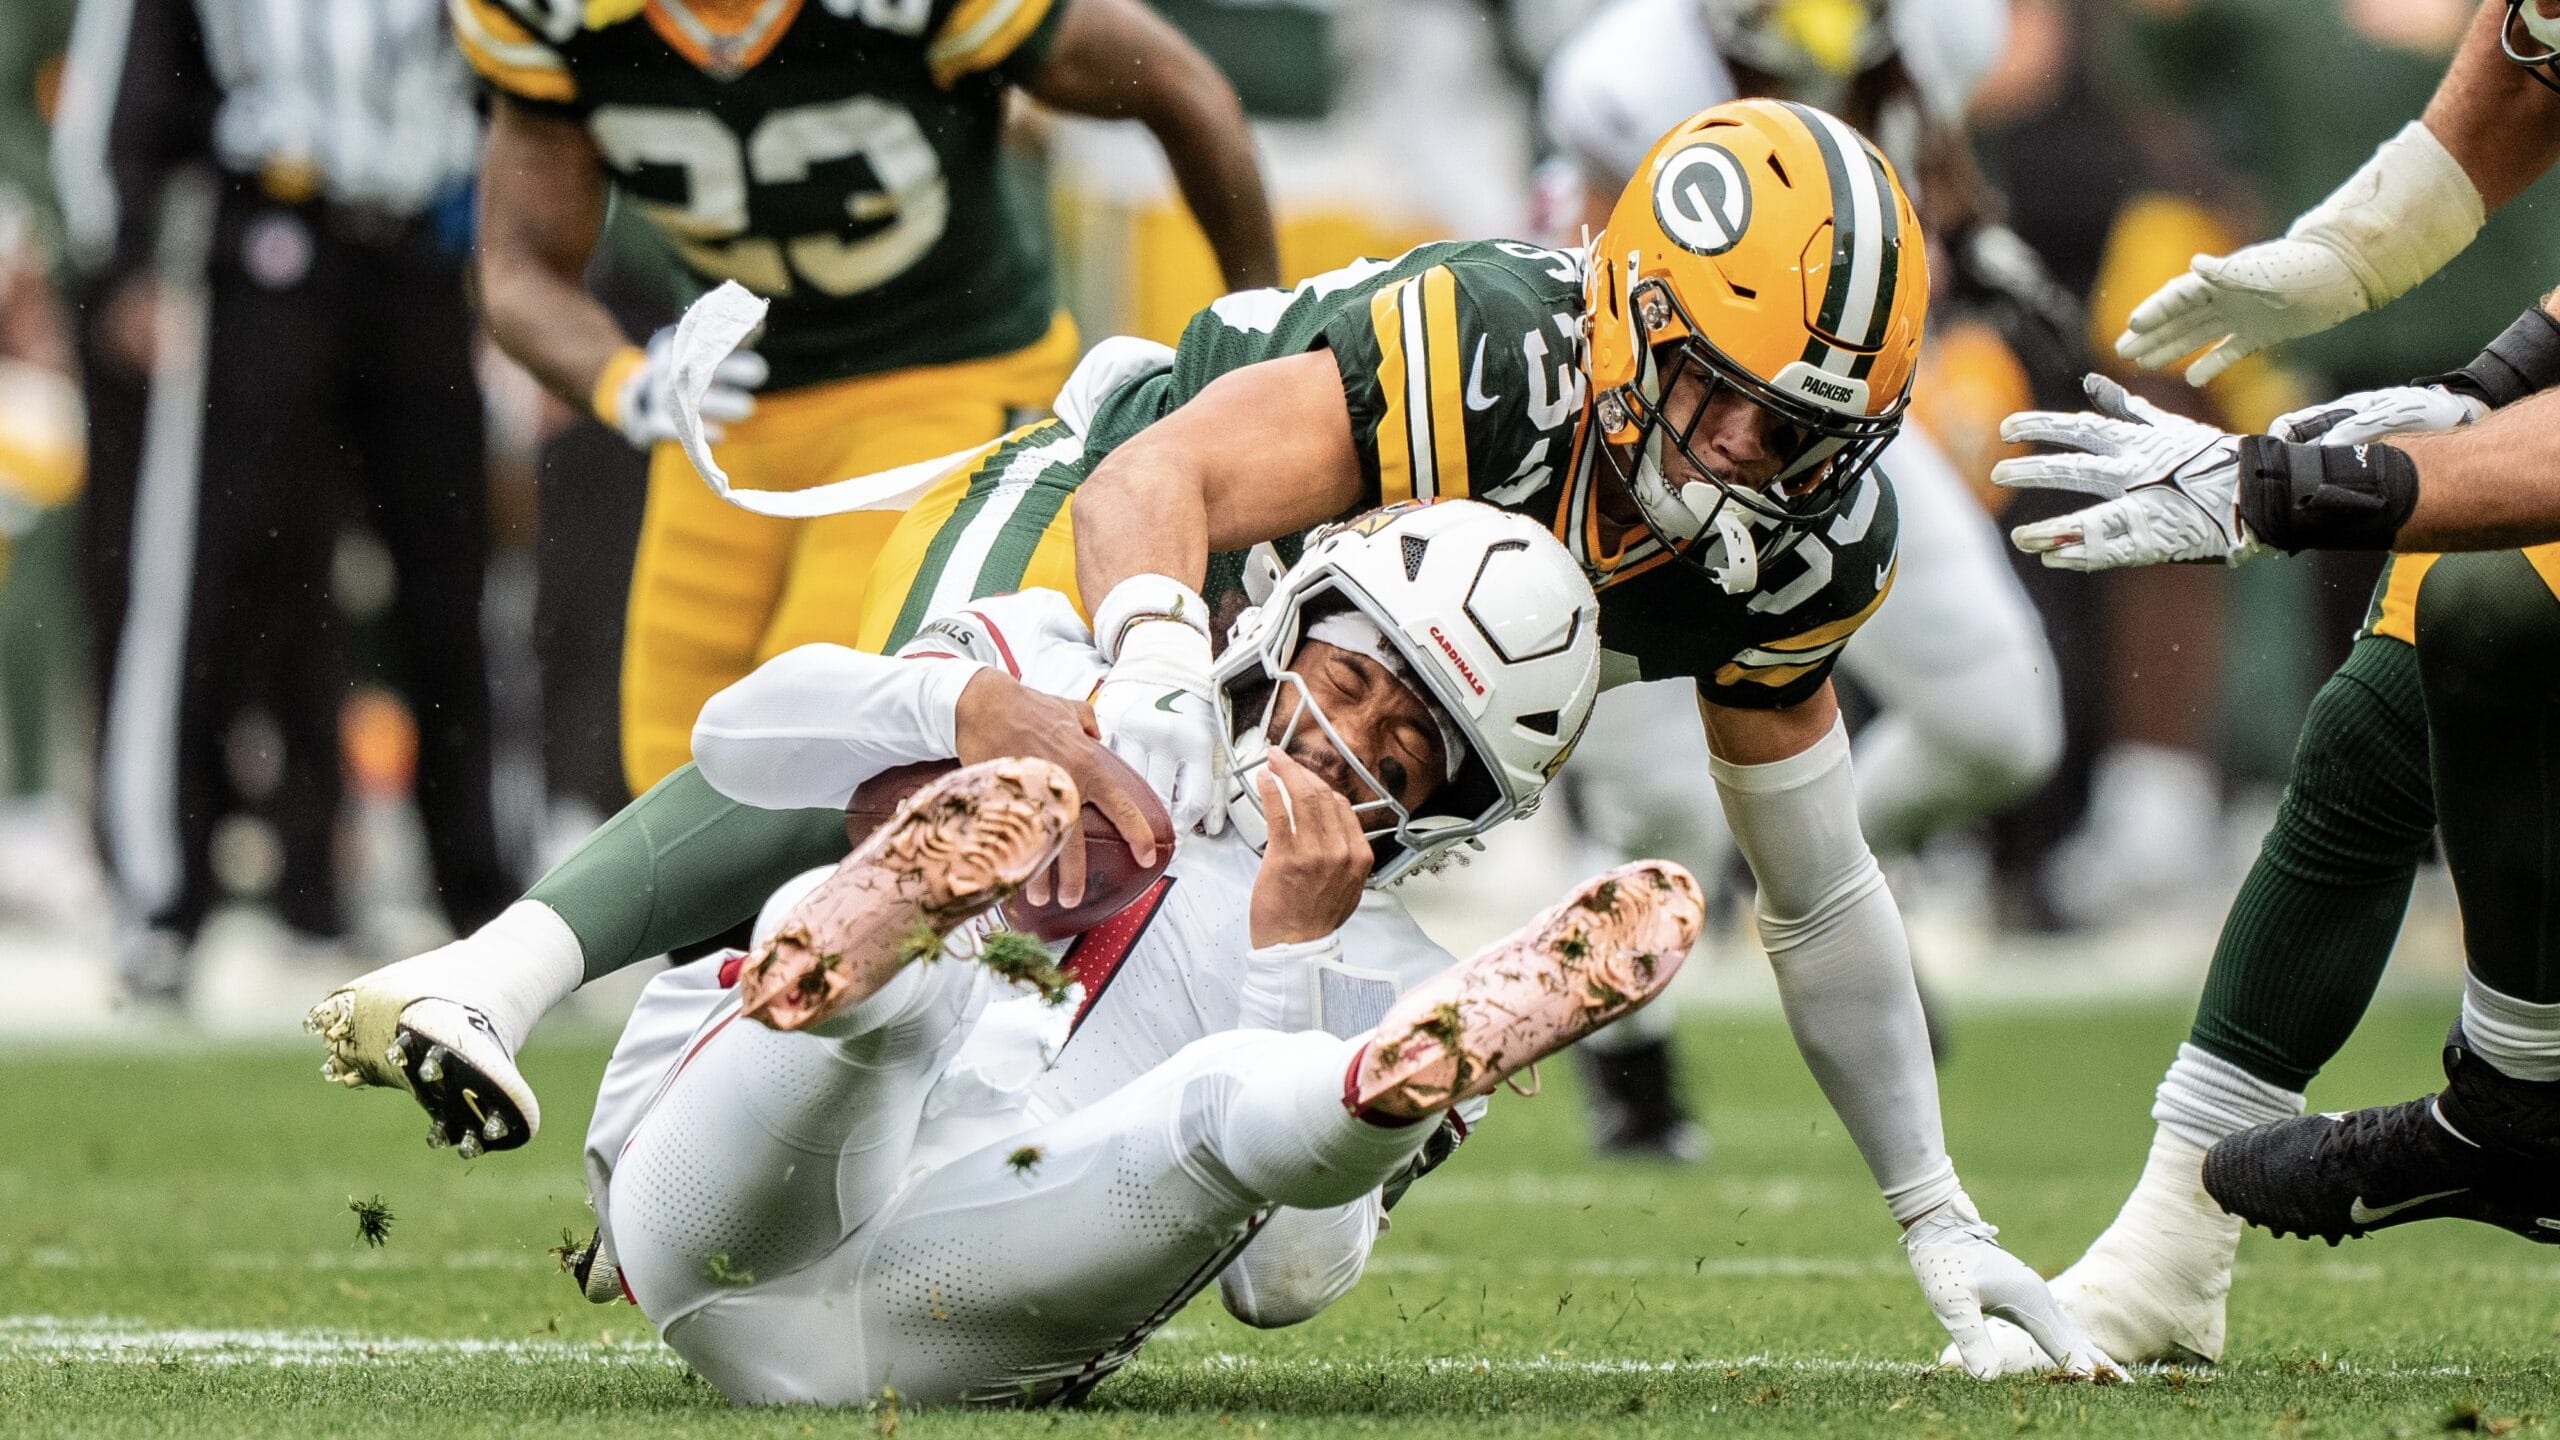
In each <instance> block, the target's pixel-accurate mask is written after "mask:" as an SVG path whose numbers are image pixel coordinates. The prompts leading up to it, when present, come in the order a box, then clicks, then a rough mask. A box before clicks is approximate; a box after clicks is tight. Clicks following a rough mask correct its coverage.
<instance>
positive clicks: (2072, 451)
mask: <svg viewBox="0 0 2560 1440" xmlns="http://www.w3.org/2000/svg"><path fill="white" fill-rule="evenodd" d="M2083 388H2085V389H2086V390H2087V391H2088V392H2089V400H2090V403H2091V404H2093V405H2095V406H2097V410H2096V412H2095V413H2091V412H2089V411H2085V410H2084V411H2078V412H2071V413H2065V412H2061V411H2053V410H2022V411H2020V412H2018V413H2017V414H2015V415H2012V416H2010V417H2009V418H2008V419H2006V420H2003V421H2001V422H2000V438H2001V439H2003V440H2009V441H2013V442H2018V443H2023V444H2036V445H2049V446H2053V447H2056V448H2057V449H2058V450H2059V451H2060V452H2061V453H2058V454H2047V455H2021V456H2018V457H2016V458H2014V459H2009V460H2003V461H2001V462H2000V463H1999V464H1997V465H1994V466H1992V467H1991V479H1992V482H1993V483H1994V484H1998V485H2002V486H2006V487H2008V488H2011V489H2028V490H2071V491H2076V492H2078V493H2080V494H2083V495H2095V496H2098V497H2100V499H2101V502H2102V503H2100V504H2096V505H2091V506H2089V507H2087V508H2085V509H2081V510H2074V511H2072V512H2071V513H2070V514H2068V515H2059V516H2056V517H2054V518H2053V519H2050V520H2038V521H2036V522H2034V523H2033V524H2028V525H2021V526H2019V527H2017V528H2016V529H2014V530H2012V531H2010V532H2009V539H2010V542H2011V543H2013V544H2015V545H2016V546H2017V547H2018V548H2019V549H2020V550H2023V551H2025V552H2027V553H2028V554H2030V555H2042V556H2043V557H2044V563H2045V564H2047V565H2051V566H2054V567H2056V568H2058V569H2064V570H2118V569H2123V568H2125V567H2127V566H2133V565H2164V564H2168V563H2170V562H2172V561H2188V562H2199V561H2209V562H2212V563H2215V564H2223V565H2237V564H2239V563H2240V562H2241V561H2243V560H2246V559H2248V558H2250V557H2251V556H2253V555H2257V554H2260V553H2262V552H2264V550H2265V549H2266V547H2265V546H2263V545H2261V544H2259V543H2258V540H2257V538H2256V537H2255V536H2253V535H2251V534H2250V533H2249V529H2248V527H2247V526H2245V525H2243V524H2241V523H2240V511H2239V499H2240V467H2239V458H2238V457H2239V450H2240V438H2239V437H2238V436H2236V435H2227V434H2224V433H2223V432H2222V431H2220V430H2216V429H2214V428H2213V427H2212V426H2210V425H2204V424H2200V423H2198V422H2196V421H2193V420H2189V419H2187V418H2186V417H2184V416H2182V415H2172V414H2170V413H2169V412H2168V411H2166V410H2163V409H2161V408H2160V407H2159V406H2157V405H2154V404H2152V403H2151V402H2150V401H2148V400H2145V399H2143V398H2142V397H2141V396H2138V395H2133V394H2129V393H2127V392H2126V390H2125V388H2124V387H2123V386H2121V385H2118V384H2117V383H2116V382H2114V381H2113V380H2110V379H2108V378H2106V377H2105V376H2103V375H2092V376H2090V377H2088V379H2087V381H2086V382H2085V384H2084V387H2083Z"/></svg>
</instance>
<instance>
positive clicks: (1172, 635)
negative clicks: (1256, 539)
mask: <svg viewBox="0 0 2560 1440" xmlns="http://www.w3.org/2000/svg"><path fill="white" fill-rule="evenodd" d="M1149 578H1152V577H1145V576H1142V577H1140V579H1141V580H1145V579H1149ZM1168 583H1170V582H1168ZM1113 593H1114V595H1115V596H1116V595H1117V594H1118V592H1117V591H1115V592H1113ZM1109 608H1110V602H1109V601H1106V602H1105V610H1106V611H1107V610H1108V609H1109ZM1103 623H1104V620H1103V612H1097V613H1096V615H1095V625H1096V627H1097V628H1099V627H1101V626H1102V625H1103ZM1209 664H1210V661H1209V637H1208V632H1207V631H1206V630H1205V629H1200V628H1195V627H1194V626H1193V625H1191V624H1188V623H1183V622H1181V621H1179V620H1176V619H1173V618H1160V619H1159V618H1144V619H1141V620H1140V621H1138V622H1136V623H1132V624H1129V625H1127V626H1126V627H1125V629H1124V630H1123V631H1122V633H1121V635H1120V638H1119V644H1118V649H1117V651H1116V652H1115V653H1114V655H1113V659H1112V662H1111V670H1110V672H1109V673H1108V674H1106V675H1104V676H1103V677H1102V686H1101V688H1100V689H1098V690H1096V691H1094V693H1093V712H1094V714H1095V715H1096V716H1097V717H1098V718H1099V719H1100V720H1101V721H1102V737H1103V739H1104V741H1105V742H1106V743H1108V744H1109V745H1110V746H1111V748H1112V750H1113V751H1114V752H1116V753H1117V754H1118V755H1119V756H1120V758H1121V759H1123V760H1126V761H1128V762H1129V768H1130V769H1132V770H1135V771H1137V772H1138V773H1139V774H1141V775H1144V776H1146V777H1147V783H1148V784H1149V785H1152V786H1154V787H1155V791H1156V793H1157V794H1158V795H1161V796H1163V797H1164V803H1165V808H1166V809H1167V810H1169V811H1171V812H1172V814H1173V833H1174V834H1176V835H1188V834H1190V833H1191V831H1192V828H1193V827H1194V826H1197V827H1199V828H1200V829H1201V830H1202V831H1203V832H1205V833H1207V834H1211V835H1215V834H1217V833H1218V832H1219V831H1220V830H1223V829H1225V828H1226V823H1227V803H1226V802H1227V774H1226V769H1227V767H1226V760H1227V747H1226V743H1225V741H1224V739H1223V737H1221V736H1220V735H1219V734H1218V702H1217V700H1216V698H1215V695H1214V693H1213V686H1214V682H1213V681H1212V680H1211V679H1210V678H1209Z"/></svg>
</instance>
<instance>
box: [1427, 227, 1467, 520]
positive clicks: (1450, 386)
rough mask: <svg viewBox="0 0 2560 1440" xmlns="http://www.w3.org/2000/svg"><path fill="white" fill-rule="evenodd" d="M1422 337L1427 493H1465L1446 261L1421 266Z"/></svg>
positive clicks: (1454, 285)
mask: <svg viewBox="0 0 2560 1440" xmlns="http://www.w3.org/2000/svg"><path fill="white" fill-rule="evenodd" d="M1422 340H1423V364H1422V369H1423V373H1424V375H1425V376H1426V377H1427V378H1428V379H1429V381H1430V384H1429V386H1428V390H1427V393H1428V394H1429V396H1430V403H1431V461H1432V463H1431V493H1432V494H1433V495H1435V496H1437V497H1439V498H1441V499H1444V500H1463V499H1465V498H1467V408H1466V403H1465V402H1464V401H1463V400H1461V399H1460V398H1459V387H1460V386H1462V385H1464V384H1465V383H1466V379H1465V375H1464V373H1463V369H1462V367H1464V366H1465V364H1466V361H1467V357H1466V356H1464V355H1461V354H1459V353H1458V280H1457V277H1456V276H1455V275H1452V274H1451V273H1450V271H1449V267H1448V266H1446V265H1434V266H1432V267H1431V268H1430V269H1428V270H1425V271H1424V272H1422Z"/></svg>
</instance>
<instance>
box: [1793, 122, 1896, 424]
mask: <svg viewBox="0 0 2560 1440" xmlns="http://www.w3.org/2000/svg"><path fill="white" fill-rule="evenodd" d="M1783 103H1785V104H1786V107H1787V109H1788V111H1789V112H1790V113H1792V114H1793V115H1794V116H1795V117H1796V118H1797V119H1798V120H1800V121H1802V122H1803V124H1804V127H1805V128H1806V129H1807V130H1808V131H1810V132H1812V135H1813V140H1814V144H1815V146H1816V147H1817V148H1819V149H1820V151H1821V152H1822V164H1823V169H1824V170H1825V172H1826V173H1827V174H1828V176H1829V179H1830V182H1831V213H1832V215H1833V217H1834V219H1833V221H1832V226H1831V237H1832V239H1831V266H1830V274H1829V277H1828V280H1827V284H1826V286H1825V289H1824V291H1823V297H1822V309H1821V312H1820V313H1819V314H1818V315H1817V316H1816V318H1815V322H1814V327H1813V328H1814V330H1815V332H1816V333H1815V334H1814V336H1813V337H1812V338H1811V339H1809V340H1807V341H1806V342H1805V351H1804V360H1805V363H1806V364H1808V365H1812V366H1815V367H1816V368H1819V369H1822V370H1826V371H1829V372H1830V373H1832V374H1834V375H1846V376H1854V377H1857V378H1861V379H1863V378H1864V377H1865V375H1866V373H1867V369H1868V367H1869V366H1871V365H1872V364H1874V359H1873V356H1874V354H1875V350H1876V347H1877V345H1878V343H1879V341H1880V338H1881V337H1880V332H1881V331H1882V330H1883V329H1884V326H1885V324H1886V322H1887V321H1888V320H1889V319H1890V318H1891V316H1892V313H1893V286H1894V269H1895V266H1894V263H1893V262H1894V261H1895V260H1896V259H1897V258H1898V256H1897V254H1896V251H1897V250H1898V248H1899V247H1898V244H1897V242H1898V240H1899V235H1898V233H1897V231H1898V225H1897V218H1898V217H1897V216H1896V215H1895V213H1894V205H1893V195H1892V191H1891V188H1890V187H1889V186H1888V185H1887V183H1886V181H1885V177H1884V172H1883V170H1882V169H1881V168H1880V167H1879V166H1878V165H1877V164H1876V162H1875V160H1874V158H1873V157H1872V156H1871V155H1869V154H1868V153H1867V147H1866V146H1865V144H1864V143H1862V142H1861V141H1860V140H1859V139H1858V136H1857V132H1855V131H1853V130H1851V129H1850V128H1849V127H1848V126H1847V125H1844V124H1842V123H1841V122H1840V121H1839V120H1838V119H1836V118H1835V117H1833V116H1831V115H1828V114H1826V113H1824V112H1823V111H1820V110H1816V109H1814V108H1813V107H1812V106H1810V105H1799V104H1796V103H1794V102H1793V101H1787V102H1783ZM1826 336H1827V337H1836V338H1837V339H1838V340H1839V341H1840V342H1842V343H1840V344H1837V345H1835V344H1833V343H1831V341H1830V339H1826V338H1825V337H1826Z"/></svg>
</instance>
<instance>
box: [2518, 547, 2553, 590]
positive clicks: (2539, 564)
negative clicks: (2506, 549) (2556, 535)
mask: <svg viewBox="0 0 2560 1440" xmlns="http://www.w3.org/2000/svg"><path fill="white" fill-rule="evenodd" d="M2523 553H2524V563H2526V564H2527V565H2530V566H2532V567H2533V573H2534V574H2536V575H2539V576H2541V577H2542V583H2543V585H2544V587H2545V588H2547V589H2549V590H2550V592H2551V593H2552V594H2553V595H2560V542H2554V543H2552V544H2548V545H2534V546H2529V547H2527V548H2526V549H2525V551H2524V552H2523Z"/></svg>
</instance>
